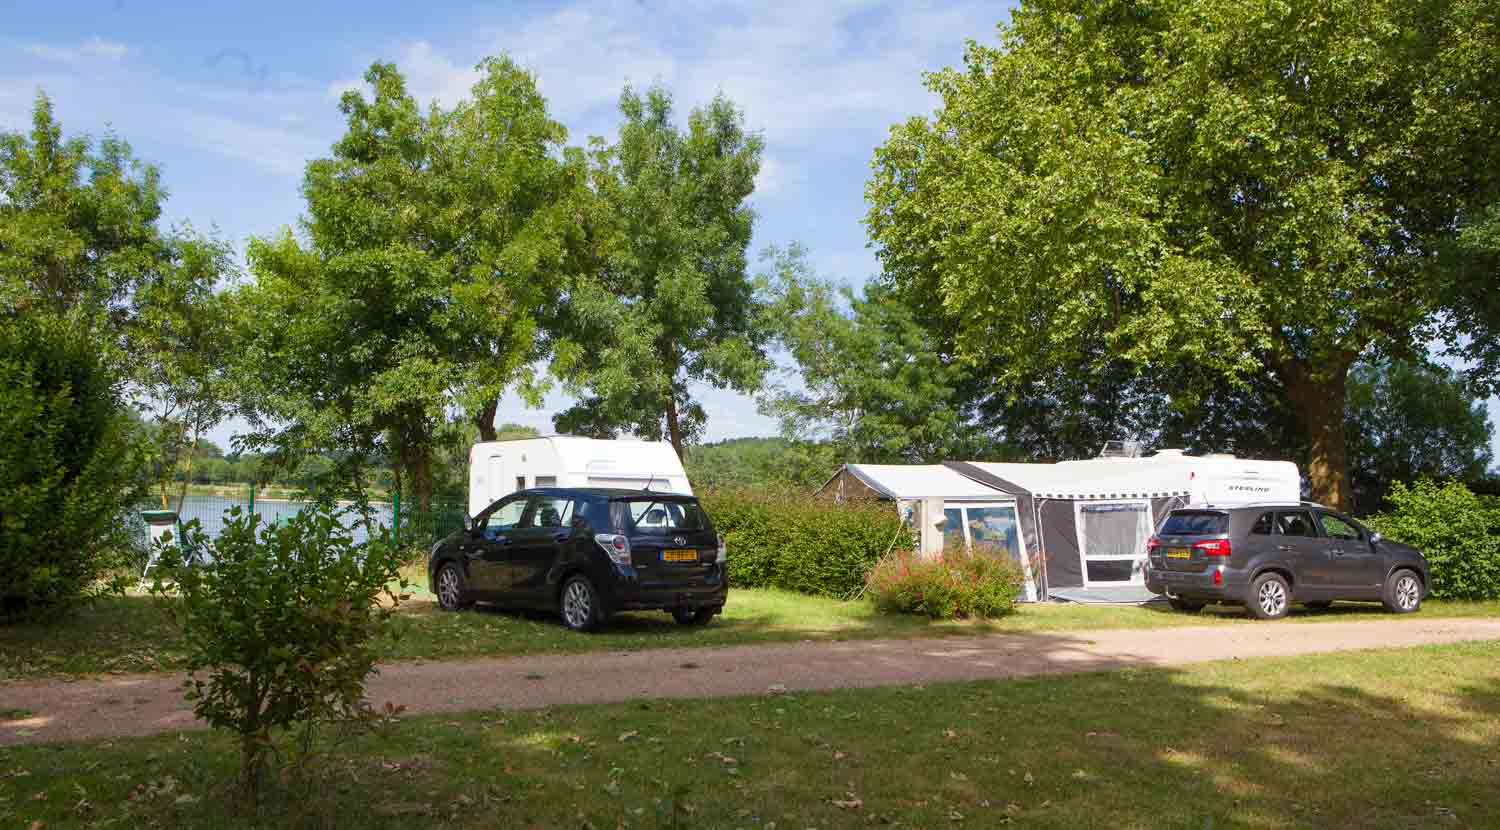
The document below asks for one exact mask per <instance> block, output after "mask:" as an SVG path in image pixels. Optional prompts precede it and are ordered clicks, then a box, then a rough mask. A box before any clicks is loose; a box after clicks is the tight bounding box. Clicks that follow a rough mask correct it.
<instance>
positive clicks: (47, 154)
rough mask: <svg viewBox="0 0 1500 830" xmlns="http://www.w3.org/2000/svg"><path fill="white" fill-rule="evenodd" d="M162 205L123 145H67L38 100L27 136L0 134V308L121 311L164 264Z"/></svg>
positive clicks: (80, 141) (156, 188) (154, 179)
mask: <svg viewBox="0 0 1500 830" xmlns="http://www.w3.org/2000/svg"><path fill="white" fill-rule="evenodd" d="M165 198H166V192H165V191H164V190H163V189H162V186H161V174H160V173H159V171H157V169H156V168H155V167H153V166H151V165H147V164H142V163H141V162H139V161H137V160H136V159H135V158H134V156H133V155H132V154H131V151H130V145H129V144H127V143H125V142H124V141H123V140H121V139H120V138H118V137H116V136H113V135H109V136H106V137H105V138H104V139H103V140H101V141H99V142H97V143H96V142H94V141H92V140H91V139H89V138H88V137H85V136H75V137H73V138H69V139H64V138H63V133H62V125H61V124H59V123H57V121H56V119H54V118H53V115H52V101H51V99H50V98H48V97H47V95H46V94H45V93H41V92H38V93H37V96H36V103H35V106H34V107H33V109H32V124H31V132H30V134H29V135H28V134H22V133H0V309H3V310H8V311H13V312H27V311H50V312H53V313H57V314H62V313H68V312H85V313H86V314H87V316H88V317H89V318H90V319H91V320H92V319H93V318H96V317H102V316H104V315H105V314H106V313H107V312H110V311H115V312H116V313H118V312H119V311H120V309H119V308H118V306H119V304H121V303H122V302H123V301H124V300H125V298H126V297H127V296H128V295H129V293H130V291H131V289H132V288H134V286H135V285H136V283H137V282H138V281H139V280H141V279H142V278H143V277H145V276H146V275H148V274H151V273H153V272H155V271H157V270H158V269H159V268H160V267H161V265H162V263H163V262H164V261H165V260H166V258H167V254H168V253H169V252H168V251H167V249H166V248H167V246H166V241H165V240H164V239H163V238H162V236H161V234H160V232H159V231H158V229H157V226H156V222H157V220H158V218H160V216H161V203H162V201H163V200H164V199H165Z"/></svg>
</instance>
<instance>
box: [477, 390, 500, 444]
mask: <svg viewBox="0 0 1500 830" xmlns="http://www.w3.org/2000/svg"><path fill="white" fill-rule="evenodd" d="M499 406H500V401H498V400H494V401H490V402H489V403H487V404H485V406H484V409H483V410H481V411H480V413H479V414H478V415H476V416H474V425H475V426H477V427H479V440H481V441H493V440H495V410H496V408H498V407H499Z"/></svg>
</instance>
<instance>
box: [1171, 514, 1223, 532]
mask: <svg viewBox="0 0 1500 830" xmlns="http://www.w3.org/2000/svg"><path fill="white" fill-rule="evenodd" d="M1228 529H1229V516H1228V515H1226V514H1224V513H1207V512H1197V511H1191V512H1189V511H1179V512H1174V513H1172V514H1171V515H1169V516H1167V520H1166V521H1165V522H1162V526H1161V533H1162V535H1163V536H1217V535H1219V534H1220V533H1223V532H1225V531H1226V530H1228Z"/></svg>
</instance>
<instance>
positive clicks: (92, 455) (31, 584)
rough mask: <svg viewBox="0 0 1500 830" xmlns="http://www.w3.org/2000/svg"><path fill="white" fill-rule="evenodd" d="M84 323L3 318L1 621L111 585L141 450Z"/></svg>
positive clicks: (122, 552) (122, 557) (125, 537)
mask: <svg viewBox="0 0 1500 830" xmlns="http://www.w3.org/2000/svg"><path fill="white" fill-rule="evenodd" d="M101 351H102V350H101V348H100V346H99V344H98V343H95V342H93V341H92V340H91V339H90V337H89V335H88V330H87V327H86V326H81V325H77V324H76V323H74V322H72V321H68V320H64V319H54V318H51V317H41V316H28V317H0V493H3V494H4V498H3V499H0V620H9V619H21V618H26V619H34V618H37V617H41V616H45V615H49V614H53V613H57V612H61V611H65V610H67V609H68V608H71V607H72V606H74V605H76V604H77V603H79V602H82V601H85V600H88V599H91V598H93V597H95V596H97V595H99V594H101V593H103V592H105V591H106V590H107V589H109V588H111V587H114V586H111V585H110V584H108V583H106V582H105V581H104V578H105V577H106V576H107V575H108V574H109V572H110V571H111V570H113V569H115V568H123V567H124V566H125V565H126V564H127V562H128V559H129V553H128V549H129V546H130V539H129V527H128V525H127V524H126V522H125V519H124V517H125V515H126V510H127V508H128V506H129V505H130V504H132V503H133V501H134V497H135V495H136V494H137V493H139V492H140V490H139V487H140V481H141V477H140V475H139V473H140V470H141V464H142V457H141V454H140V452H139V449H138V447H137V446H136V444H135V443H134V441H133V440H132V438H131V429H130V425H129V421H128V416H127V415H126V414H125V412H124V410H123V408H122V405H121V400H120V387H119V381H118V379H117V378H116V377H115V376H114V375H113V373H112V372H111V371H110V370H109V368H108V367H107V366H106V365H105V363H104V361H103V359H102V358H101V356H100V354H101Z"/></svg>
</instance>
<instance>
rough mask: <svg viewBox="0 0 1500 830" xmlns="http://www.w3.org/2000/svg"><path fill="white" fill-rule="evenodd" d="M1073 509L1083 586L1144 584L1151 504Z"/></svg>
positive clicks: (1096, 504) (1085, 504)
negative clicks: (1075, 512)
mask: <svg viewBox="0 0 1500 830" xmlns="http://www.w3.org/2000/svg"><path fill="white" fill-rule="evenodd" d="M1074 509H1075V510H1076V511H1077V515H1076V526H1077V528H1078V555H1079V558H1080V559H1081V564H1082V566H1083V584H1084V585H1085V586H1092V585H1143V584H1145V571H1144V565H1145V561H1146V541H1147V539H1149V538H1150V536H1151V531H1152V528H1153V525H1154V522H1153V521H1152V518H1151V501H1150V500H1149V499H1140V500H1133V501H1119V502H1078V503H1077V504H1076V505H1075V507H1074Z"/></svg>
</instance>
